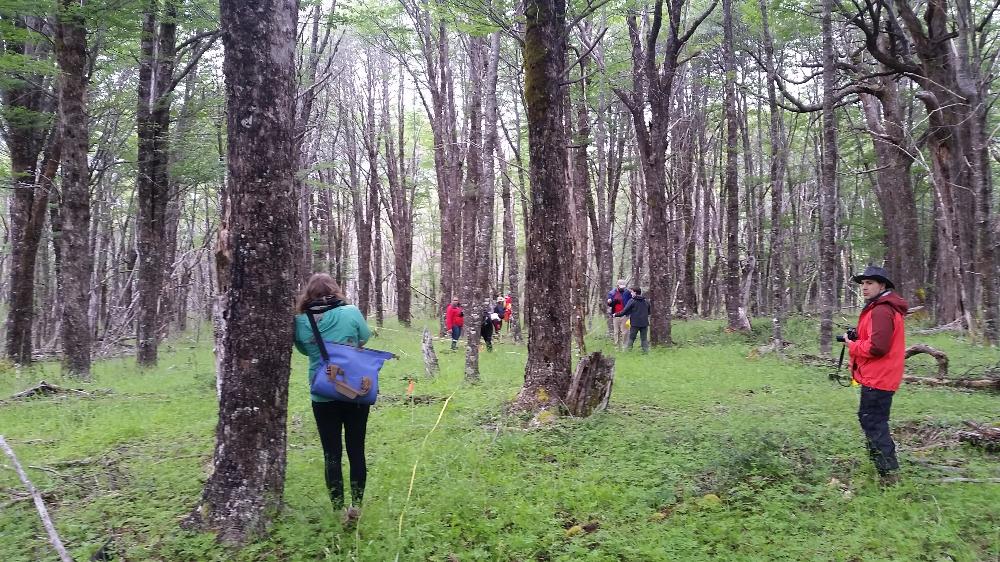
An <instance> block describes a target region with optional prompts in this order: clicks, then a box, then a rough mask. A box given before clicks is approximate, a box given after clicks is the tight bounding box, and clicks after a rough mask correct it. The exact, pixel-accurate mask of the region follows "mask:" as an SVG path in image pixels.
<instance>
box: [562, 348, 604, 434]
mask: <svg viewBox="0 0 1000 562" xmlns="http://www.w3.org/2000/svg"><path fill="white" fill-rule="evenodd" d="M614 381H615V359H614V357H605V356H604V355H602V354H601V352H600V351H598V352H595V353H591V354H590V355H588V356H586V357H584V358H583V359H581V360H580V363H579V364H577V366H576V372H575V373H573V379H572V381H570V385H569V390H568V391H567V393H566V400H565V403H566V409H567V410H568V411H569V414H570V415H571V416H577V417H581V418H585V417H587V416H590V415H591V414H595V413H597V412H600V411H602V410H605V409H607V407H608V402H609V401H610V400H611V386H612V384H613V383H614Z"/></svg>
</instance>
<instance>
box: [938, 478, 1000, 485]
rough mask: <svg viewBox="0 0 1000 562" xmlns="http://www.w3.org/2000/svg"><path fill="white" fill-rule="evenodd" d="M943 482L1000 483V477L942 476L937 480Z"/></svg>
mask: <svg viewBox="0 0 1000 562" xmlns="http://www.w3.org/2000/svg"><path fill="white" fill-rule="evenodd" d="M937 482H940V483H942V484H950V483H954V482H971V483H974V484H1000V478H942V479H940V480H937Z"/></svg>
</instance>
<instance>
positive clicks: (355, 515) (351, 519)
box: [344, 505, 361, 527]
mask: <svg viewBox="0 0 1000 562" xmlns="http://www.w3.org/2000/svg"><path fill="white" fill-rule="evenodd" d="M360 518H361V510H360V509H358V508H356V507H354V506H353V505H352V506H351V507H348V508H347V509H345V510H344V526H345V527H353V526H354V525H356V524H357V522H358V519H360Z"/></svg>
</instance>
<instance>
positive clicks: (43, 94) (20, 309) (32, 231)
mask: <svg viewBox="0 0 1000 562" xmlns="http://www.w3.org/2000/svg"><path fill="white" fill-rule="evenodd" d="M29 20H31V21H29ZM12 24H13V27H14V28H16V29H17V30H19V32H21V33H24V40H23V42H18V41H14V40H13V39H12V38H10V37H5V39H4V41H5V45H4V46H5V48H6V51H7V52H8V53H10V54H12V55H20V56H23V57H25V58H26V59H28V60H36V59H37V60H41V59H43V58H45V57H47V56H48V55H49V52H50V51H49V50H48V49H49V43H48V42H47V41H45V40H42V39H38V40H32V38H31V35H30V34H29V32H28V30H27V26H28V25H31V26H32V27H36V26H43V25H45V22H44V21H42V20H40V19H38V18H29V17H17V18H14V19H13V22H12ZM51 84H52V80H45V79H44V78H43V77H42V76H39V75H34V76H30V77H27V79H25V80H24V81H16V80H11V79H8V82H7V85H5V86H0V91H2V93H3V102H4V105H5V106H6V108H7V109H8V110H9V111H4V112H3V118H4V120H5V125H6V136H5V138H4V141H5V144H6V147H7V150H8V151H9V153H10V174H11V179H12V182H13V186H14V189H13V190H12V191H13V193H12V194H11V197H10V252H11V259H10V277H9V278H10V284H9V286H8V294H7V306H8V310H7V319H6V322H5V325H6V326H5V328H6V330H5V331H6V354H7V357H8V359H10V360H11V361H13V362H14V363H18V364H22V365H27V364H28V363H31V350H32V324H33V323H34V318H35V263H36V260H37V257H38V246H39V242H40V240H41V238H42V230H43V226H44V224H45V215H46V213H47V212H48V204H49V193H50V191H51V190H52V189H54V185H53V183H52V180H53V178H54V177H55V174H56V171H57V170H58V168H59V161H60V150H61V148H62V143H61V141H60V138H59V125H58V119H54V120H52V124H51V125H50V124H47V123H46V120H44V119H24V118H23V117H28V116H30V117H40V116H41V114H44V113H50V112H52V111H53V110H54V109H55V108H54V104H53V103H52V101H51V100H52V99H53V98H54V97H55V96H53V95H52V92H51V90H52V87H51ZM43 150H44V156H43V157H42V162H41V165H39V163H38V156H39V154H42V153H43ZM39 172H40V173H39Z"/></svg>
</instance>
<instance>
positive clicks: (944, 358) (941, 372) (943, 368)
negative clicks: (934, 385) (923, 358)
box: [903, 344, 948, 377]
mask: <svg viewBox="0 0 1000 562" xmlns="http://www.w3.org/2000/svg"><path fill="white" fill-rule="evenodd" d="M920 353H926V354H927V355H930V356H931V357H933V358H934V359H935V360H937V364H938V376H939V377H946V376H948V355H947V354H946V353H945V352H943V351H940V350H937V349H934V348H933V347H931V346H929V345H924V344H917V345H911V346H910V347H908V348H906V355H904V356H903V357H904V358H905V359H909V358H910V357H913V356H914V355H918V354H920Z"/></svg>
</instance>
